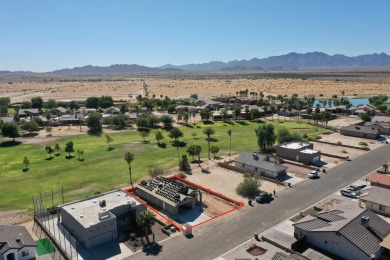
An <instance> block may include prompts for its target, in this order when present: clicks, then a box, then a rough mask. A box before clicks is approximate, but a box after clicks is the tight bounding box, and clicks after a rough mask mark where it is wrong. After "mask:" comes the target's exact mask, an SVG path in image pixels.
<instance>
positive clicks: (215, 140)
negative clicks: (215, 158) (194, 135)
mask: <svg viewBox="0 0 390 260" xmlns="http://www.w3.org/2000/svg"><path fill="white" fill-rule="evenodd" d="M205 140H206V141H208V140H210V142H213V143H217V142H218V139H216V138H212V137H210V138H206V139H205Z"/></svg>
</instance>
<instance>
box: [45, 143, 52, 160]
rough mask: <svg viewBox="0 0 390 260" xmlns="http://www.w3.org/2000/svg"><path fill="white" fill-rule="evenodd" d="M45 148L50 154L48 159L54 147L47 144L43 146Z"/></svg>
mask: <svg viewBox="0 0 390 260" xmlns="http://www.w3.org/2000/svg"><path fill="white" fill-rule="evenodd" d="M45 150H46V152H47V153H48V154H49V156H50V157H49V159H51V154H52V153H53V152H54V149H53V148H52V147H51V146H50V145H48V146H46V147H45Z"/></svg>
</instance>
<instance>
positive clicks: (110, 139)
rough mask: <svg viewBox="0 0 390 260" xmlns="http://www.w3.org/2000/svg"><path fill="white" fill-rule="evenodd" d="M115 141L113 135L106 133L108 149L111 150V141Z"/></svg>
mask: <svg viewBox="0 0 390 260" xmlns="http://www.w3.org/2000/svg"><path fill="white" fill-rule="evenodd" d="M113 141H114V139H112V137H111V136H109V135H108V134H106V142H107V143H108V148H107V150H109V151H110V150H111V142H113Z"/></svg>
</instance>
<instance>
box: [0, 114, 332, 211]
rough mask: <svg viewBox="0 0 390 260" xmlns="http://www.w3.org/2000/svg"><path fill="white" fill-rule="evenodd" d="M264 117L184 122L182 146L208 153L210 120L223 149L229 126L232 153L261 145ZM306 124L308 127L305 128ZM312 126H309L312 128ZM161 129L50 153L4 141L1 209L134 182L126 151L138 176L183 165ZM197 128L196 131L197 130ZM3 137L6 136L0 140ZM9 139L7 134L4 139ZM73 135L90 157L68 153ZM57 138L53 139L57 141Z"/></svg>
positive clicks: (81, 138)
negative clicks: (43, 196) (49, 194)
mask: <svg viewBox="0 0 390 260" xmlns="http://www.w3.org/2000/svg"><path fill="white" fill-rule="evenodd" d="M266 122H267V123H272V124H274V125H275V131H277V128H278V127H279V126H285V127H286V128H289V129H293V128H300V129H299V130H297V131H298V133H299V134H301V135H303V134H304V133H307V134H308V135H317V134H320V133H322V132H324V131H325V129H323V128H319V130H318V132H316V131H315V130H314V126H312V125H309V124H306V123H298V122H289V121H286V122H285V121H284V120H283V117H280V122H278V121H277V119H276V117H275V119H274V121H268V120H266ZM261 124H262V123H257V122H250V121H242V122H233V123H231V124H226V123H223V122H218V123H217V122H215V123H212V124H208V125H205V124H203V123H198V124H196V125H190V126H183V127H180V130H181V131H182V132H183V134H184V137H182V138H180V140H181V141H184V142H185V143H186V146H185V147H180V148H179V153H180V155H182V154H185V153H186V150H187V147H188V146H190V145H192V144H199V145H201V146H202V150H203V152H202V155H201V157H202V158H206V157H207V141H206V136H205V135H204V134H203V129H204V128H205V127H207V126H210V127H212V128H213V129H214V130H215V134H214V135H212V136H211V137H212V138H213V140H214V142H212V144H214V145H217V146H219V147H220V153H219V155H221V156H222V157H223V155H226V154H228V152H229V136H228V134H227V130H229V129H231V130H232V132H233V133H232V153H233V154H237V153H240V152H242V151H246V150H252V151H254V150H258V146H257V139H256V136H255V131H254V130H255V129H256V128H257V127H258V126H259V125H261ZM302 128H303V129H302ZM306 128H308V129H306ZM155 131H157V130H155V129H153V130H151V131H150V136H149V137H147V138H146V141H148V142H146V143H143V142H142V140H143V139H142V137H141V136H140V135H139V132H138V131H136V130H132V131H126V132H121V133H115V134H110V136H111V137H112V138H113V139H114V141H113V143H112V144H111V147H113V150H111V151H107V147H108V144H107V143H106V138H105V136H104V134H102V135H100V136H93V135H88V134H84V135H76V136H71V137H67V138H63V139H60V140H57V143H58V144H59V145H60V146H61V149H62V150H61V154H60V155H59V156H54V154H53V157H54V158H53V159H51V160H47V158H49V155H48V153H47V152H46V151H45V149H44V146H43V145H42V146H40V145H31V144H23V143H22V144H19V145H16V146H10V147H0V180H1V181H0V198H1V200H0V210H2V211H4V210H16V209H24V210H26V209H27V210H32V208H33V205H32V195H35V194H39V193H40V192H46V191H50V190H51V189H53V190H56V189H57V190H58V189H60V188H61V187H63V189H64V193H65V201H70V200H74V199H76V198H82V197H85V196H88V195H92V194H93V193H94V192H97V191H99V192H104V191H108V190H112V189H114V188H115V187H117V186H118V185H120V184H126V183H129V173H128V165H127V163H126V162H125V161H124V153H125V152H132V153H134V154H135V159H134V161H133V162H132V164H131V166H132V176H133V182H135V181H136V180H137V179H139V178H141V177H143V176H145V175H147V174H148V171H149V169H150V168H151V167H158V168H162V169H164V170H167V169H170V168H172V167H175V166H177V165H178V156H177V151H176V148H175V147H173V146H172V144H171V141H172V140H171V139H170V138H169V137H168V132H167V131H166V130H163V129H162V130H160V131H162V132H163V134H164V137H165V139H163V140H162V142H163V143H166V144H167V145H166V148H160V147H158V146H157V143H156V141H155V140H154V133H155ZM192 133H196V136H195V137H194V136H192ZM1 141H2V140H1V139H0V142H1ZM3 141H4V140H3ZM68 141H73V143H74V150H75V151H77V149H82V150H84V152H85V153H84V156H83V157H84V158H85V160H84V161H79V160H78V156H77V153H76V152H74V153H73V156H74V158H72V159H66V156H67V153H65V152H64V147H65V143H66V142H68ZM54 144H55V143H53V144H52V145H54ZM24 156H27V157H28V158H29V160H30V164H29V166H28V168H29V170H28V171H26V172H24V171H23V169H24V167H25V166H24V164H23V163H22V162H23V158H24Z"/></svg>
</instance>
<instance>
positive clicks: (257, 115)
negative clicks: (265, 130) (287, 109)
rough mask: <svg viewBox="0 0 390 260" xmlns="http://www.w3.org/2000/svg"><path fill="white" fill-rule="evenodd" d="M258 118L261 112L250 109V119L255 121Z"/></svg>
mask: <svg viewBox="0 0 390 260" xmlns="http://www.w3.org/2000/svg"><path fill="white" fill-rule="evenodd" d="M264 108H266V107H264ZM259 117H261V112H260V111H259V110H258V109H257V108H254V109H252V110H251V119H256V118H259Z"/></svg>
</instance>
